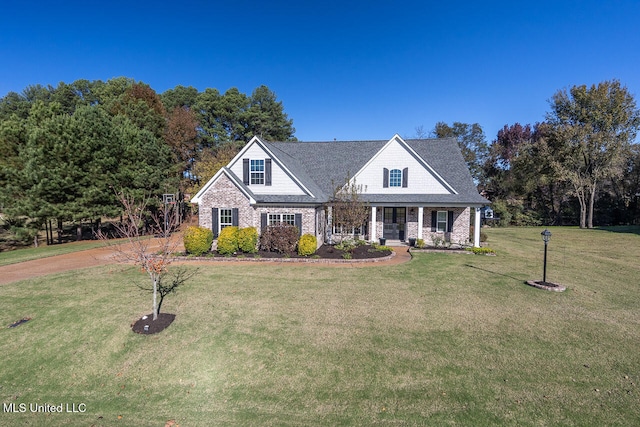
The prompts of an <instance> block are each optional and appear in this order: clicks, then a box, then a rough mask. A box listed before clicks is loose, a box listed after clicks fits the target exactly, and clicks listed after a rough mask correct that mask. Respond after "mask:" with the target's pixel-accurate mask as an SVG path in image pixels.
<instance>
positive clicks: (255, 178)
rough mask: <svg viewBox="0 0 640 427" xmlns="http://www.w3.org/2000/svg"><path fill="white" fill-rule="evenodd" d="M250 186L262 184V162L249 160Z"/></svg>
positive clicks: (261, 160)
mask: <svg viewBox="0 0 640 427" xmlns="http://www.w3.org/2000/svg"><path fill="white" fill-rule="evenodd" d="M251 184H252V185H255V184H264V160H263V159H260V160H253V159H251Z"/></svg>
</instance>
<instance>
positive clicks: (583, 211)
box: [577, 191, 587, 228]
mask: <svg viewBox="0 0 640 427" xmlns="http://www.w3.org/2000/svg"><path fill="white" fill-rule="evenodd" d="M577 194H578V201H579V202H580V228H587V202H586V200H585V199H584V192H583V191H579V192H578V193H577Z"/></svg>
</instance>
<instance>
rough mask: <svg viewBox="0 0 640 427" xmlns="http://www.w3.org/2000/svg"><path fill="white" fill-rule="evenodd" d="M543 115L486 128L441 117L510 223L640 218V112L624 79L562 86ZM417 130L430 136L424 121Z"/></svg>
mask: <svg viewBox="0 0 640 427" xmlns="http://www.w3.org/2000/svg"><path fill="white" fill-rule="evenodd" d="M549 104H550V110H549V111H548V112H547V113H546V115H545V120H544V121H543V122H539V123H535V124H524V125H523V124H520V123H515V124H512V125H505V126H504V127H503V128H502V129H501V130H500V131H498V134H497V136H496V138H495V139H494V140H493V141H491V143H487V141H486V138H485V135H484V133H483V130H482V127H481V126H480V125H479V124H477V123H475V124H467V123H460V122H455V123H453V124H452V125H448V124H446V123H443V122H439V123H437V124H436V125H435V127H434V129H433V130H432V131H431V132H430V136H436V137H456V138H457V139H458V143H459V145H460V147H461V149H462V153H463V155H464V157H465V160H466V161H467V164H468V166H469V169H470V171H471V173H472V176H473V178H474V180H475V181H476V183H477V184H478V189H479V190H480V191H481V192H482V194H484V195H485V196H486V197H487V198H488V199H489V200H491V201H492V208H493V210H494V212H495V214H496V215H497V216H499V217H500V221H499V222H498V224H503V225H579V226H580V227H581V228H592V227H594V225H628V224H640V144H638V143H637V142H636V137H637V132H638V128H639V127H640V111H639V110H638V109H637V107H636V101H635V98H634V96H633V95H632V94H631V93H629V91H628V89H627V88H626V87H625V86H623V85H621V83H620V82H619V81H617V80H612V81H604V82H601V83H599V84H597V85H591V86H586V85H580V86H573V87H571V88H569V89H562V90H559V91H557V92H556V93H555V94H554V95H553V97H552V98H551V99H550V101H549ZM416 133H417V136H426V135H425V134H426V132H425V131H424V130H423V128H422V127H419V128H417V129H416Z"/></svg>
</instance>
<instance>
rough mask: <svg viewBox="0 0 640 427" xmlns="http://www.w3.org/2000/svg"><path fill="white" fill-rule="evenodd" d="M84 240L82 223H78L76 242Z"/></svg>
mask: <svg viewBox="0 0 640 427" xmlns="http://www.w3.org/2000/svg"><path fill="white" fill-rule="evenodd" d="M80 240H82V223H79V224H77V225H76V242H79V241H80Z"/></svg>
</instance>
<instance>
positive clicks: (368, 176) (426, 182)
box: [354, 139, 451, 194]
mask: <svg viewBox="0 0 640 427" xmlns="http://www.w3.org/2000/svg"><path fill="white" fill-rule="evenodd" d="M384 168H387V169H389V171H391V170H392V169H400V170H401V171H402V170H404V169H405V168H409V171H408V178H409V179H408V182H407V187H406V188H403V187H387V188H384V187H383V170H384ZM354 178H355V179H356V183H357V184H362V185H363V186H364V187H366V188H363V193H370V194H450V193H451V192H450V191H449V190H447V188H445V187H444V186H443V185H442V184H441V183H440V182H439V181H438V180H437V179H436V178H435V177H434V176H433V175H432V174H431V173H430V172H429V171H428V170H427V169H425V167H424V166H423V165H422V164H421V163H420V162H419V161H418V160H416V158H415V157H413V156H412V155H411V153H410V152H409V151H407V149H406V148H405V147H404V146H403V145H401V144H400V143H399V142H398V141H397V140H395V139H393V140H392V141H391V142H390V143H389V144H387V145H386V146H385V147H383V149H382V150H381V151H380V152H379V153H378V154H377V155H376V156H375V157H374V158H373V159H372V160H371V161H370V162H369V163H368V164H367V165H366V166H365V167H364V168H362V169H361V170H360V171H359V172H358V173H357V174H356V175H355V177H354Z"/></svg>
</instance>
